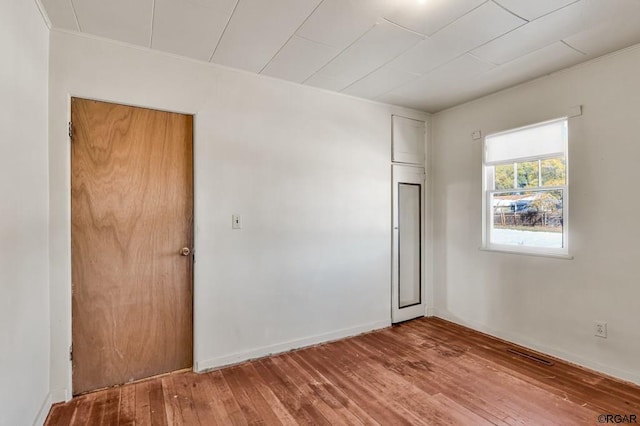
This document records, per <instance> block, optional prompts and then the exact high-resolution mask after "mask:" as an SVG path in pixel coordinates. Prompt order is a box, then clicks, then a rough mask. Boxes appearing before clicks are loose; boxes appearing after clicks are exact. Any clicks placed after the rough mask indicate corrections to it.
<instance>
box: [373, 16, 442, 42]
mask: <svg viewBox="0 0 640 426" xmlns="http://www.w3.org/2000/svg"><path fill="white" fill-rule="evenodd" d="M381 19H383V20H385V21H387V22H388V23H390V24H391V25H395V26H396V27H398V28H400V29H401V30H404V31H406V32H409V33H412V34H415V35H417V36H420V37H422V38H425V39H427V38H429V36H428V35H426V34H423V33H421V32H418V31H414V30H412V29H411V28H407V27H405V26H404V25H400V24H398V23H397V22H393V21H392V20H391V19H388V18H385V17H384V16H383V17H381ZM447 25H449V24H447ZM438 31H440V30H438Z"/></svg>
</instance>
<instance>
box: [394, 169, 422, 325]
mask: <svg viewBox="0 0 640 426" xmlns="http://www.w3.org/2000/svg"><path fill="white" fill-rule="evenodd" d="M392 174H393V260H392V266H393V270H392V279H391V290H392V291H391V294H392V297H391V302H392V307H391V321H392V322H394V323H397V322H401V321H406V320H410V319H413V318H417V317H422V316H424V315H425V314H426V301H425V286H424V275H425V274H424V254H425V253H424V250H423V241H424V236H425V233H424V180H425V174H424V169H423V168H422V167H414V166H401V165H394V166H393V171H392Z"/></svg>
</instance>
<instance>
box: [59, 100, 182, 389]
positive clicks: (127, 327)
mask: <svg viewBox="0 0 640 426" xmlns="http://www.w3.org/2000/svg"><path fill="white" fill-rule="evenodd" d="M71 117H72V123H73V136H72V141H71V249H72V265H71V269H72V288H73V291H72V338H73V358H72V359H73V393H74V394H80V393H83V392H87V391H91V390H95V389H99V388H103V387H106V386H112V385H117V384H122V383H126V382H130V381H133V380H137V379H141V378H144V377H150V376H154V375H157V374H161V373H166V372H170V371H174V370H178V369H182V368H188V367H190V366H191V365H192V360H193V358H192V354H193V349H192V347H193V343H192V342H193V340H192V328H193V324H192V306H193V296H192V267H193V265H192V264H193V256H192V255H191V254H187V253H181V249H182V248H183V247H186V248H189V249H191V252H192V251H193V250H192V247H193V154H192V152H193V148H192V145H193V142H192V134H193V117H192V116H189V115H183V114H175V113H168V112H162V111H155V110H150V109H144V108H134V107H129V106H123V105H116V104H111V103H105V102H97V101H92V100H86V99H79V98H73V99H72V101H71ZM185 254H186V255H185Z"/></svg>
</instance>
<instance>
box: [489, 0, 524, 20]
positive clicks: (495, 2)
mask: <svg viewBox="0 0 640 426" xmlns="http://www.w3.org/2000/svg"><path fill="white" fill-rule="evenodd" d="M491 2H492V3H493V4H495V5H496V6H498V7H499V8H501V9H504V10H505V11H506V12H509V13H510V14H512V15H513V16H515V17H516V18H520V19H522V20H523V21H526V22H527V23H528V22H531V21H530V20H528V19H527V18H525V17H524V16H520V15H518V14H517V13H515V12H514V11H513V10H511V9H509V8H508V7H505V6H503V5H501V4H500V3H499V2H498V1H496V0H491Z"/></svg>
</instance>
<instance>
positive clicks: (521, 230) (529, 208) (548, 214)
mask: <svg viewBox="0 0 640 426" xmlns="http://www.w3.org/2000/svg"><path fill="white" fill-rule="evenodd" d="M563 192H564V191H562V190H554V191H545V190H539V191H513V192H507V193H501V194H492V195H491V206H492V209H493V227H492V228H491V233H490V242H491V243H492V244H505V245H515V246H524V247H546V248H563V247H564V242H563V240H562V238H563V234H562V226H563V221H564V220H563V217H562V201H563V196H564V194H563Z"/></svg>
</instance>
